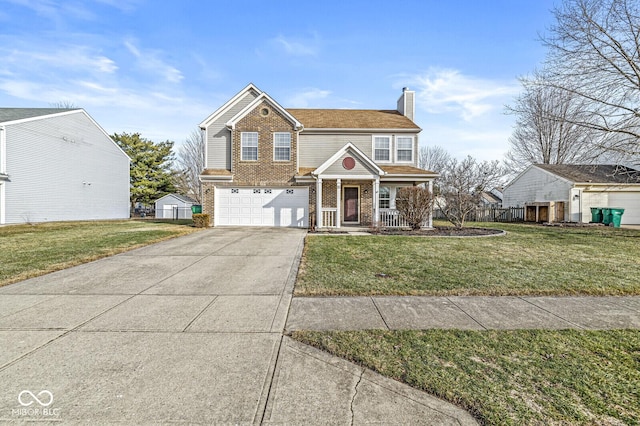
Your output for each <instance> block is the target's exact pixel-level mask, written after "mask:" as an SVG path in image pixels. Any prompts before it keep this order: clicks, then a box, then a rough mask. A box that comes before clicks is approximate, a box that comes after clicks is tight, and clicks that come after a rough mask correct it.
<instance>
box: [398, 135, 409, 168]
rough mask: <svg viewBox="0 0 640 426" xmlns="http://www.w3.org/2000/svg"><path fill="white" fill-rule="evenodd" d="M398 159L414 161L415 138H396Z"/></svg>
mask: <svg viewBox="0 0 640 426" xmlns="http://www.w3.org/2000/svg"><path fill="white" fill-rule="evenodd" d="M396 161H402V162H413V138H408V137H401V136H398V138H397V139H396Z"/></svg>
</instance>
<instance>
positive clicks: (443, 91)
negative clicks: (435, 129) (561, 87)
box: [411, 68, 520, 121]
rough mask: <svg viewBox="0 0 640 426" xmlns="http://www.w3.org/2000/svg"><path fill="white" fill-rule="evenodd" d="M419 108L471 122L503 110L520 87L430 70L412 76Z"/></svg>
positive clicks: (448, 71) (446, 71)
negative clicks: (452, 114)
mask: <svg viewBox="0 0 640 426" xmlns="http://www.w3.org/2000/svg"><path fill="white" fill-rule="evenodd" d="M411 80H412V84H415V85H417V89H416V92H417V96H418V106H419V107H421V108H424V109H425V110H426V111H427V112H429V113H432V114H441V113H456V114H458V115H459V116H461V117H462V118H463V119H464V120H465V121H472V120H474V119H476V118H478V117H481V116H483V115H486V114H488V113H491V112H494V111H496V110H500V112H502V109H503V108H504V104H505V103H506V102H507V101H508V100H510V99H511V98H512V97H513V96H514V95H516V94H517V93H518V92H519V90H520V87H519V85H518V84H517V82H516V81H515V79H514V80H513V81H498V80H490V79H484V78H479V77H473V76H467V75H464V74H462V73H461V72H460V71H458V70H453V69H442V68H430V69H429V70H428V71H427V72H426V73H425V74H422V75H417V76H414V77H413V78H412V79H411Z"/></svg>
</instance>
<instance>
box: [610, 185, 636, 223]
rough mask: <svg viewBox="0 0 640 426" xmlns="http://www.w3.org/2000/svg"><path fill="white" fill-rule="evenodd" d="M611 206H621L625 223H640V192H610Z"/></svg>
mask: <svg viewBox="0 0 640 426" xmlns="http://www.w3.org/2000/svg"><path fill="white" fill-rule="evenodd" d="M609 207H621V208H623V209H624V213H623V214H622V224H623V225H638V224H640V192H610V193H609Z"/></svg>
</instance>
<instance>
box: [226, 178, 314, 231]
mask: <svg viewBox="0 0 640 426" xmlns="http://www.w3.org/2000/svg"><path fill="white" fill-rule="evenodd" d="M215 194H216V196H215V202H214V206H215V211H214V224H215V226H286V227H297V228H307V227H308V226H309V222H308V217H309V189H308V188H306V187H300V188H216V191H215Z"/></svg>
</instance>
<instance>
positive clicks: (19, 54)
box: [0, 45, 118, 74]
mask: <svg viewBox="0 0 640 426" xmlns="http://www.w3.org/2000/svg"><path fill="white" fill-rule="evenodd" d="M3 50H4V49H2V48H0V53H2V55H3V64H4V66H5V67H7V68H9V67H12V68H13V69H16V70H20V71H21V74H23V73H28V74H31V73H34V74H35V73H37V72H38V70H46V71H50V70H51V69H63V70H66V71H68V72H70V73H73V74H76V73H79V74H82V73H90V74H96V73H98V74H112V73H114V72H116V71H117V69H118V66H117V65H116V63H115V62H114V61H113V60H111V59H110V58H107V57H106V56H103V55H101V54H99V53H97V52H93V51H92V49H91V48H89V47H86V46H76V45H66V46H56V47H51V46H39V48H34V47H33V46H21V45H20V46H16V47H14V48H13V49H11V50H4V52H3ZM0 66H2V65H0Z"/></svg>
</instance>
